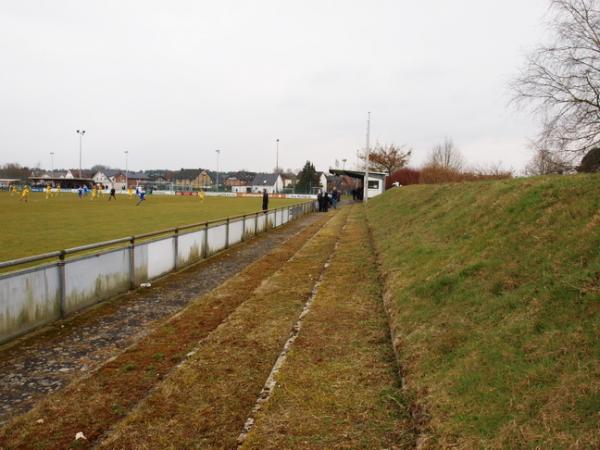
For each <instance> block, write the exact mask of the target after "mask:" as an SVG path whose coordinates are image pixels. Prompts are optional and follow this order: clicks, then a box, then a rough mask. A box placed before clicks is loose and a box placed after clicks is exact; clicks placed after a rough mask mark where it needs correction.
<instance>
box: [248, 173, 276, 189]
mask: <svg viewBox="0 0 600 450" xmlns="http://www.w3.org/2000/svg"><path fill="white" fill-rule="evenodd" d="M263 189H266V190H267V192H268V193H269V194H274V193H277V192H281V191H282V190H283V179H282V178H281V175H280V174H278V173H257V174H256V176H255V177H254V180H252V192H262V191H263Z"/></svg>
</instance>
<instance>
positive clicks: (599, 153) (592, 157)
mask: <svg viewBox="0 0 600 450" xmlns="http://www.w3.org/2000/svg"><path fill="white" fill-rule="evenodd" d="M577 171H578V172H587V173H590V172H600V147H596V148H593V149H591V150H590V151H589V152H587V154H586V155H585V156H584V157H583V159H582V160H581V164H580V165H579V167H578V168H577Z"/></svg>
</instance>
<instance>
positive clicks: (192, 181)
mask: <svg viewBox="0 0 600 450" xmlns="http://www.w3.org/2000/svg"><path fill="white" fill-rule="evenodd" d="M173 182H174V184H175V188H176V189H179V190H184V191H186V190H190V191H191V190H193V189H207V188H210V187H212V186H213V179H212V177H211V176H210V174H209V173H208V172H207V171H206V170H203V169H181V170H180V171H179V172H176V173H175V175H174V176H173Z"/></svg>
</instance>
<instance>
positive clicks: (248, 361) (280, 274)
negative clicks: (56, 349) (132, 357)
mask: <svg viewBox="0 0 600 450" xmlns="http://www.w3.org/2000/svg"><path fill="white" fill-rule="evenodd" d="M346 214H347V213H346V212H344V211H341V212H340V213H339V214H337V215H336V216H334V218H333V219H332V221H331V222H329V223H328V224H327V225H326V226H325V227H324V228H323V229H322V230H321V231H319V233H317V235H316V236H315V237H314V238H313V239H311V240H310V241H308V242H307V243H306V244H305V246H304V247H303V248H302V249H301V250H300V251H299V252H298V253H296V254H295V256H294V258H292V259H291V260H290V261H288V262H287V263H286V264H284V265H282V267H281V268H280V270H279V271H277V272H276V273H275V274H274V275H273V276H271V277H270V278H269V279H268V280H266V281H265V282H264V283H263V284H262V285H261V286H260V287H259V288H258V289H257V290H256V291H255V292H254V293H253V294H252V295H251V296H250V298H249V299H248V300H247V301H245V302H244V303H243V304H242V305H240V307H239V308H238V309H236V310H235V311H234V312H233V313H232V314H231V315H230V316H229V318H228V319H227V320H226V321H225V322H223V323H222V324H221V325H220V326H219V327H218V328H217V329H215V330H214V331H213V332H212V333H211V334H209V335H208V336H207V337H206V338H205V339H204V340H203V341H202V343H201V345H200V346H199V347H198V349H197V351H196V352H195V353H194V354H193V355H192V356H191V357H190V358H189V359H188V360H187V361H186V362H185V363H184V364H182V365H181V366H179V367H178V369H177V370H175V371H173V372H172V373H171V374H170V375H169V377H168V378H167V379H166V380H165V381H164V382H163V383H162V384H161V385H160V386H158V387H157V389H156V390H154V391H153V392H152V393H151V394H150V395H149V396H148V397H147V398H146V399H145V400H144V401H142V402H141V403H140V404H139V405H138V407H137V408H136V409H135V410H134V411H132V413H130V414H129V415H128V416H127V417H126V418H124V420H123V421H121V422H120V423H119V424H118V425H117V426H116V427H115V428H114V429H113V430H112V431H111V433H110V434H109V435H108V436H107V438H106V439H105V440H104V441H103V442H101V443H100V448H135V449H157V448H233V447H235V444H236V439H237V436H238V434H239V432H240V431H241V429H242V427H243V425H244V421H245V419H246V416H247V414H248V413H249V411H250V409H251V408H252V406H253V404H254V402H255V401H256V398H257V396H258V394H259V392H260V390H261V388H262V386H263V384H264V382H265V380H266V378H267V376H268V375H269V372H270V370H271V367H272V365H273V363H274V361H275V360H276V358H277V355H278V354H279V352H280V351H281V348H282V346H283V344H284V342H285V340H286V339H287V337H288V336H289V333H290V330H291V328H292V325H293V323H294V322H295V321H296V319H297V317H298V314H299V313H300V311H301V310H302V307H303V305H304V303H305V302H306V300H307V298H308V297H309V296H310V293H311V290H312V288H313V285H314V284H315V282H316V280H317V279H318V277H319V274H320V272H321V271H322V266H323V264H324V262H325V260H326V259H327V257H328V256H329V254H330V253H331V252H332V250H333V246H334V243H335V241H336V236H337V235H338V234H339V232H340V229H341V226H342V224H343V223H344V221H345V216H346Z"/></svg>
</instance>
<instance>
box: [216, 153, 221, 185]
mask: <svg viewBox="0 0 600 450" xmlns="http://www.w3.org/2000/svg"><path fill="white" fill-rule="evenodd" d="M215 152H217V192H219V156H220V155H221V150H215Z"/></svg>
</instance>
